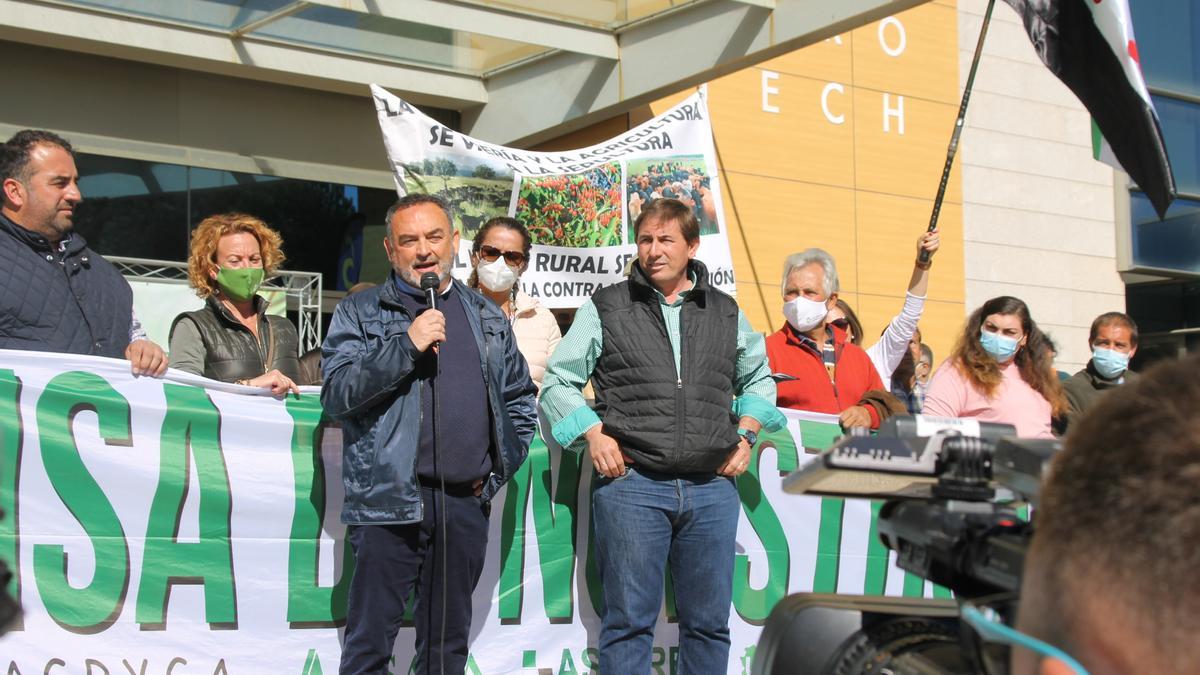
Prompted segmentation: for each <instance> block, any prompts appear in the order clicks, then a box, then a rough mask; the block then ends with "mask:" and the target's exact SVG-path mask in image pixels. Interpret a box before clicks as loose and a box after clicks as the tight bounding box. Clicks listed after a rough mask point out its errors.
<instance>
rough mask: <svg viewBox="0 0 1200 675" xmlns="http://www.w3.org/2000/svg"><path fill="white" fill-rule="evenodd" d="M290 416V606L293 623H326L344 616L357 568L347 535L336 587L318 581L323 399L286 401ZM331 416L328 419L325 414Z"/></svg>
mask: <svg viewBox="0 0 1200 675" xmlns="http://www.w3.org/2000/svg"><path fill="white" fill-rule="evenodd" d="M285 407H286V408H287V411H288V415H290V416H291V417H292V425H293V426H292V473H293V475H294V476H295V479H296V508H295V511H294V514H293V516H292V536H291V543H290V545H289V546H288V609H287V619H288V621H289V622H291V623H300V624H325V625H328V624H330V623H334V622H340V621H343V620H345V618H346V593H347V592H348V590H349V588H350V577H351V576H352V575H353V573H354V555H353V554H352V553H351V550H350V542H349V540H348V539H346V540H343V541H342V546H341V552H342V556H341V558H342V560H341V576H340V578H339V579H338V580H337V583H335V584H334V585H333V586H328V587H323V586H321V585H320V584H319V583H318V582H317V571H318V564H319V563H318V559H319V558H318V550H319V545H320V539H321V530H322V528H323V526H324V521H325V462H324V460H323V458H322V456H321V436H322V434H323V432H324V427H323V426H322V424H321V422H322V412H321V400H320V397H319V396H318V395H317V394H305V395H303V396H301V397H300V398H299V399H295V398H292V397H288V400H287V403H286V404H285ZM326 419H327V418H326Z"/></svg>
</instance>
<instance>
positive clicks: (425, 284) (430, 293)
mask: <svg viewBox="0 0 1200 675" xmlns="http://www.w3.org/2000/svg"><path fill="white" fill-rule="evenodd" d="M440 283H441V279H438V275H437V273H436V272H426V273H425V274H422V275H421V290H423V291H425V304H426V305H428V306H429V309H437V287H438V285H439V284H440Z"/></svg>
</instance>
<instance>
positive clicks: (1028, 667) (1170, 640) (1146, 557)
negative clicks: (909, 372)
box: [1012, 355, 1200, 674]
mask: <svg viewBox="0 0 1200 675" xmlns="http://www.w3.org/2000/svg"><path fill="white" fill-rule="evenodd" d="M1197 401H1200V355H1193V356H1191V357H1189V358H1187V359H1185V360H1184V361H1182V362H1172V363H1167V364H1162V365H1160V366H1159V367H1157V368H1155V369H1153V370H1151V371H1149V372H1147V373H1145V376H1144V377H1141V378H1139V379H1138V380H1137V381H1135V382H1131V383H1129V384H1127V385H1126V386H1123V387H1120V388H1118V389H1116V390H1114V391H1113V392H1112V393H1110V394H1108V395H1106V396H1105V397H1104V398H1103V399H1102V400H1100V401H1098V402H1097V403H1096V404H1095V405H1094V406H1093V407H1092V408H1091V409H1089V410H1088V411H1087V413H1086V414H1085V415H1084V416H1082V417H1080V418H1079V419H1078V420H1076V421H1075V423H1074V424H1072V427H1071V431H1070V433H1069V434H1068V436H1067V439H1066V449H1065V450H1064V451H1063V452H1062V453H1061V454H1060V455H1059V456H1058V457H1056V458H1055V460H1054V463H1053V465H1052V466H1053V470H1052V473H1051V476H1050V477H1049V479H1048V480H1047V481H1046V483H1045V485H1044V486H1043V489H1042V499H1041V506H1040V509H1039V511H1038V514H1037V516H1036V518H1035V535H1034V537H1033V542H1032V545H1031V547H1030V550H1029V554H1028V557H1027V558H1026V566H1025V577H1024V583H1023V587H1022V591H1021V599H1020V610H1019V615H1018V619H1017V629H1018V630H1020V631H1021V632H1022V633H1025V634H1026V635H1029V636H1032V637H1034V638H1037V639H1039V640H1041V641H1044V642H1046V643H1049V644H1051V645H1053V646H1055V647H1058V648H1059V649H1061V650H1063V651H1064V652H1066V653H1067V654H1069V655H1070V656H1072V657H1074V658H1075V659H1077V660H1078V661H1079V662H1080V663H1081V664H1082V665H1083V666H1084V667H1085V668H1087V670H1088V672H1089V673H1093V674H1096V673H1184V672H1195V671H1196V669H1197V664H1200V641H1198V640H1197V639H1196V634H1197V629H1198V628H1200V618H1197V613H1196V612H1197V608H1198V607H1200V574H1197V570H1198V569H1200V547H1198V546H1197V541H1200V508H1198V507H1197V506H1196V503H1197V502H1196V498H1197V495H1198V494H1200V416H1198V415H1197ZM1012 664H1013V671H1012V672H1014V673H1017V674H1028V673H1041V674H1052V673H1069V672H1072V671H1071V669H1070V668H1069V666H1068V665H1067V664H1066V663H1064V661H1062V660H1060V659H1058V658H1055V657H1052V656H1039V655H1036V654H1034V653H1033V652H1032V651H1029V650H1026V649H1021V648H1016V649H1014V651H1013V655H1012Z"/></svg>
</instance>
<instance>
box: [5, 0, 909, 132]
mask: <svg viewBox="0 0 1200 675" xmlns="http://www.w3.org/2000/svg"><path fill="white" fill-rule="evenodd" d="M925 1H926V0H568V1H563V0H172V1H171V2H163V1H162V0H0V17H3V19H0V39H5V40H12V41H16V42H25V43H30V44H38V45H43V46H49V47H55V48H59V49H67V50H71V51H78V52H84V53H91V54H100V55H105V56H112V57H116V58H122V59H129V60H135V61H141V62H147V63H154V64H159V65H166V66H172V67H178V68H184V69H191V70H201V71H205V72H214V73H219V74H222V75H229V76H233V77H242V78H248V79H256V80H262V81H270V82H277V83H282V84H288V85H293V86H301V87H307V88H312V89H319V90H324V91H335V92H340V93H349V94H355V95H366V94H367V89H366V86H365V85H367V84H369V83H377V84H380V85H381V86H384V87H386V88H389V89H391V90H393V91H395V92H396V93H397V94H398V95H400V96H403V97H404V98H406V99H408V100H411V101H413V102H414V103H417V104H419V105H433V106H438V107H443V108H450V109H453V110H458V111H461V112H462V113H463V124H464V128H463V129H461V131H463V132H464V133H468V134H471V135H474V136H477V137H479V138H482V139H486V140H489V141H492V142H496V143H505V144H510V145H522V144H531V143H535V142H537V141H539V140H543V139H546V138H549V137H553V136H555V135H559V134H561V133H563V132H565V131H567V130H569V129H572V128H576V127H579V126H582V125H584V124H588V123H590V122H592V121H595V120H597V119H600V118H602V117H604V116H611V115H615V114H619V113H621V112H624V111H625V110H628V109H630V108H631V107H633V106H636V105H640V104H642V103H645V102H647V101H649V100H653V99H654V98H656V97H659V96H662V95H665V94H669V93H672V92H675V91H679V90H681V89H684V88H686V87H688V86H690V85H694V84H698V83H700V82H704V81H706V80H709V79H712V78H715V77H718V76H720V75H723V74H726V73H728V72H732V71H734V70H737V69H739V68H744V67H746V66H749V65H752V64H754V63H757V62H759V61H762V60H765V59H768V58H771V57H773V56H777V55H779V54H783V53H786V52H788V51H791V50H794V49H797V48H799V47H802V46H804V45H806V44H809V43H812V42H815V41H817V40H820V39H823V38H825V37H829V36H831V35H835V34H838V33H841V32H844V31H846V30H849V29H851V28H854V27H856V26H859V25H862V24H864V23H868V22H870V21H873V20H876V19H879V18H882V17H884V16H887V15H889V14H894V13H897V12H900V11H903V10H905V9H908V8H909V7H912V6H914V5H918V4H921V3H922V2H925Z"/></svg>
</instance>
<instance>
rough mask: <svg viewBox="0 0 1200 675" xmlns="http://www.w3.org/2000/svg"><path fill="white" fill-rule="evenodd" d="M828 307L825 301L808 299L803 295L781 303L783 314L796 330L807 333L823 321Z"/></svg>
mask: <svg viewBox="0 0 1200 675" xmlns="http://www.w3.org/2000/svg"><path fill="white" fill-rule="evenodd" d="M828 313H829V309H828V308H827V307H825V303H823V302H817V301H816V300H809V299H808V298H806V297H804V296H803V295H798V296H796V297H795V299H793V300H791V301H789V302H785V303H783V316H784V318H786V319H787V322H788V323H790V324H791V325H792V328H795V329H796V331H797V332H800V333H807V332H808V331H810V330H812V329H814V328H816V327H817V326H819V325H820V324H822V323H824V322H825V315H826V314H828Z"/></svg>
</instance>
